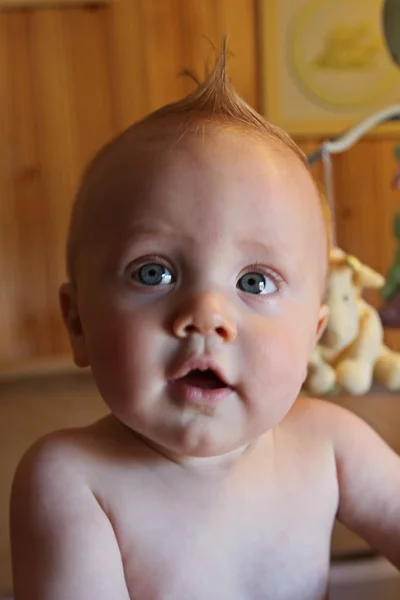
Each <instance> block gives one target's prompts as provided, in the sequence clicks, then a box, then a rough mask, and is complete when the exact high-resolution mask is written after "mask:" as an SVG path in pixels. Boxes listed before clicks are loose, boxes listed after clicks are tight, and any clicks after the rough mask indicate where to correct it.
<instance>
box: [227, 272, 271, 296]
mask: <svg viewBox="0 0 400 600" xmlns="http://www.w3.org/2000/svg"><path fill="white" fill-rule="evenodd" d="M236 285H237V287H238V288H239V290H242V292H246V293H247V294H258V295H264V294H273V293H274V292H276V291H277V289H278V288H277V285H276V283H275V282H274V281H273V279H271V277H268V276H267V275H263V273H257V272H251V273H246V274H245V275H242V277H240V279H238V282H237V284H236Z"/></svg>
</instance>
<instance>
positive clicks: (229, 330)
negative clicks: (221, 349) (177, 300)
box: [173, 293, 237, 342]
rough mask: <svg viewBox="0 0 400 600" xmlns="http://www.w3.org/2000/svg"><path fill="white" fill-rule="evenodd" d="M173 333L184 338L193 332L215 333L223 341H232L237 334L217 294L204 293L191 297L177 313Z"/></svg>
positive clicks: (201, 333)
mask: <svg viewBox="0 0 400 600" xmlns="http://www.w3.org/2000/svg"><path fill="white" fill-rule="evenodd" d="M173 332H174V335H175V336H176V337H178V338H181V339H184V338H187V337H189V336H190V335H193V334H195V333H197V334H199V335H204V336H209V335H216V336H218V337H219V338H221V340H222V341H224V342H233V341H234V340H235V339H236V336H237V328H236V324H235V322H234V320H233V319H232V318H231V317H230V316H229V314H228V307H227V306H226V304H225V303H224V301H223V300H222V299H221V298H219V297H218V296H216V295H214V294H211V293H206V294H201V295H199V296H197V297H196V298H194V299H192V300H191V301H190V302H189V303H188V304H187V305H186V306H185V307H184V308H183V309H182V310H181V311H180V312H179V314H178V315H177V317H176V318H175V320H174V323H173Z"/></svg>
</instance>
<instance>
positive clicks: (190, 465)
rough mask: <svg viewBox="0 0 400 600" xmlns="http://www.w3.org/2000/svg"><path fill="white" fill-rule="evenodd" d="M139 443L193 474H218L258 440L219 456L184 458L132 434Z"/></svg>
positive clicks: (240, 459) (241, 456)
mask: <svg viewBox="0 0 400 600" xmlns="http://www.w3.org/2000/svg"><path fill="white" fill-rule="evenodd" d="M134 435H135V436H136V437H138V438H139V439H140V441H141V442H142V443H143V444H145V445H146V446H148V447H149V448H151V449H152V450H153V451H154V452H156V453H157V454H158V455H159V456H160V457H162V458H165V459H167V460H169V461H171V462H174V463H175V464H177V465H179V466H181V467H184V468H185V469H187V470H190V471H193V472H199V473H201V472H204V473H207V472H214V473H215V472H220V471H226V470H230V469H231V468H232V467H234V466H235V465H236V464H237V463H238V462H241V461H242V459H244V457H245V456H246V457H247V455H248V454H249V453H251V452H252V451H253V450H254V449H255V447H256V446H257V443H258V439H256V440H253V441H251V442H249V443H248V444H246V445H244V446H240V447H238V448H235V449H233V450H231V451H230V452H227V453H224V454H219V455H216V456H186V455H182V454H178V453H176V452H173V451H172V450H169V449H168V448H164V447H163V446H160V445H159V444H157V443H156V442H154V441H152V440H149V439H147V438H145V437H143V436H141V435H139V434H137V433H135V434H134Z"/></svg>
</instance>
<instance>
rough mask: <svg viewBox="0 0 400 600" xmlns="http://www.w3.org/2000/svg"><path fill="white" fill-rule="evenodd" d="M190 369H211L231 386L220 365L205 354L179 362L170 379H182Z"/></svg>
mask: <svg viewBox="0 0 400 600" xmlns="http://www.w3.org/2000/svg"><path fill="white" fill-rule="evenodd" d="M191 371H212V372H213V373H214V374H215V375H217V377H219V379H220V380H221V381H222V382H223V383H224V384H225V385H226V386H227V387H232V386H231V384H230V383H229V381H228V379H227V377H226V376H225V374H224V372H223V371H222V369H221V368H220V366H219V365H218V364H217V363H216V362H215V361H214V360H212V359H210V358H208V357H206V356H204V357H197V358H191V359H189V360H186V361H185V362H183V363H181V365H180V367H178V369H177V370H176V371H175V372H174V373H173V375H172V377H171V381H176V380H177V379H182V378H183V377H186V375H188V374H189V373H190V372H191Z"/></svg>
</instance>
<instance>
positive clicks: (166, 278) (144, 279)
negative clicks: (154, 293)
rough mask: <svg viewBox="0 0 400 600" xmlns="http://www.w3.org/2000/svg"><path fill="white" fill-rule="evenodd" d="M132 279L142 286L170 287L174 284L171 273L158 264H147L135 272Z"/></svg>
mask: <svg viewBox="0 0 400 600" xmlns="http://www.w3.org/2000/svg"><path fill="white" fill-rule="evenodd" d="M134 278H135V279H136V281H138V282H139V283H141V284H142V285H148V286H158V285H160V286H161V285H170V284H171V283H173V282H174V278H173V275H172V273H171V272H170V271H169V269H167V267H165V266H164V265H162V264H160V263H147V264H145V265H142V266H141V267H139V269H137V271H135V273H134Z"/></svg>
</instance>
